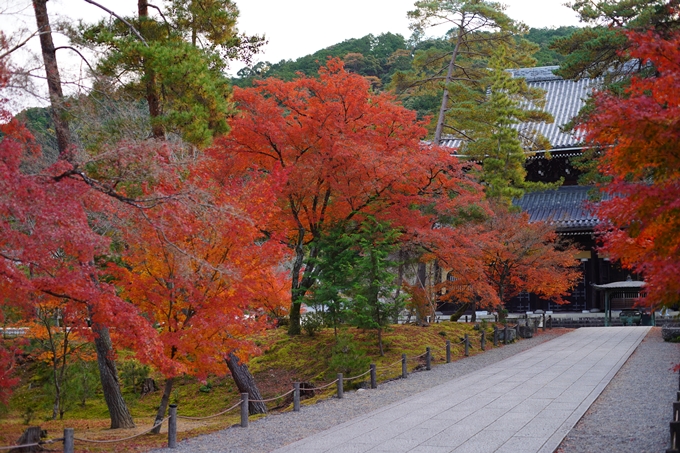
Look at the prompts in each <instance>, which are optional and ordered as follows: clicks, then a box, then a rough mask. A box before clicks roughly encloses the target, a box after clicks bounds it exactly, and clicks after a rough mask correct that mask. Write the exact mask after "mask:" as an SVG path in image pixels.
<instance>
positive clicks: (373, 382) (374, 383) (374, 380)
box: [371, 363, 378, 389]
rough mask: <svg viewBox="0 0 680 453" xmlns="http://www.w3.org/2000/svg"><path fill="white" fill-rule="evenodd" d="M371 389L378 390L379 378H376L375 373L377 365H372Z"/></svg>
mask: <svg viewBox="0 0 680 453" xmlns="http://www.w3.org/2000/svg"><path fill="white" fill-rule="evenodd" d="M371 388H372V389H377V388H378V377H377V376H376V373H375V363H371Z"/></svg>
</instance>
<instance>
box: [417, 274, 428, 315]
mask: <svg viewBox="0 0 680 453" xmlns="http://www.w3.org/2000/svg"><path fill="white" fill-rule="evenodd" d="M416 278H417V279H418V286H419V287H420V289H421V290H422V291H423V297H424V298H425V299H426V300H427V299H428V297H427V286H426V285H427V264H425V263H421V262H419V263H418V270H417V272H416ZM428 303H429V301H428ZM422 312H423V310H422V307H418V309H417V310H416V325H418V326H424V325H425V324H426V323H425V319H424V318H423V313H422Z"/></svg>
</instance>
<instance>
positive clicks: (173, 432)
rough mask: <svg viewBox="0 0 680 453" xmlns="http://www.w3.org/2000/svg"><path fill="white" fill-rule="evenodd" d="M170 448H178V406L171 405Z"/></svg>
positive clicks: (169, 419)
mask: <svg viewBox="0 0 680 453" xmlns="http://www.w3.org/2000/svg"><path fill="white" fill-rule="evenodd" d="M168 415H169V416H170V418H168V448H177V405H176V404H171V405H170V410H169V411H168Z"/></svg>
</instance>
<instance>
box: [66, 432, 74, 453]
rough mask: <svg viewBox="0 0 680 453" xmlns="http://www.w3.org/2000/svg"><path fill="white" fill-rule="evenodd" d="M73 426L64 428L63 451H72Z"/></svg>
mask: <svg viewBox="0 0 680 453" xmlns="http://www.w3.org/2000/svg"><path fill="white" fill-rule="evenodd" d="M74 448H75V447H74V441H73V428H64V453H73V450H74Z"/></svg>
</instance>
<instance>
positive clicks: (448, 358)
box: [446, 340, 451, 363]
mask: <svg viewBox="0 0 680 453" xmlns="http://www.w3.org/2000/svg"><path fill="white" fill-rule="evenodd" d="M446 363H451V341H450V340H446Z"/></svg>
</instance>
